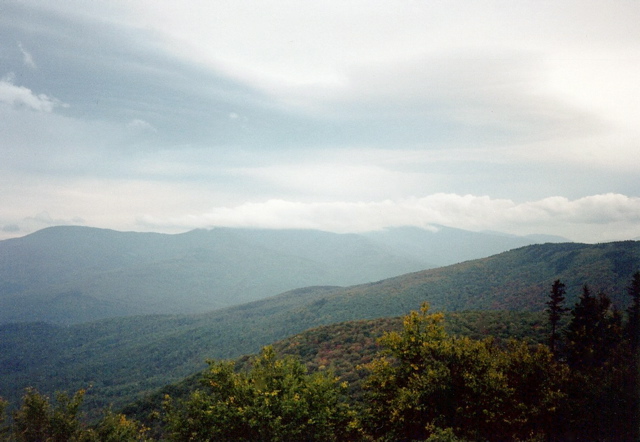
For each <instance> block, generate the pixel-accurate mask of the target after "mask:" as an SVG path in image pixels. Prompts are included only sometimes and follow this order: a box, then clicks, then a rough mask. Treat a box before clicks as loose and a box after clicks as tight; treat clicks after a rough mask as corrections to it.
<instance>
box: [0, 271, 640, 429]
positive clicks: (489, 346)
mask: <svg viewBox="0 0 640 442" xmlns="http://www.w3.org/2000/svg"><path fill="white" fill-rule="evenodd" d="M565 288H566V287H565V286H564V284H563V283H561V282H560V281H559V280H556V281H554V283H553V285H552V288H551V290H550V292H549V294H548V301H547V305H548V307H549V308H548V309H547V311H546V312H545V314H542V315H541V314H533V313H531V314H528V315H523V314H522V313H520V314H518V313H508V312H482V313H461V314H457V315H455V314H453V315H452V314H449V315H443V314H442V313H435V314H432V313H430V311H429V306H428V303H424V304H423V305H422V306H421V308H420V310H419V311H412V312H410V313H409V314H408V315H406V316H405V317H403V318H402V321H401V323H400V321H397V320H394V319H379V320H370V321H353V322H348V323H342V324H336V325H334V326H328V327H321V328H318V329H314V330H309V331H307V332H305V333H303V334H300V335H297V336H294V337H292V338H290V339H288V340H286V341H284V342H281V343H279V344H276V346H267V347H264V348H263V349H262V350H261V352H260V354H258V355H255V356H252V357H248V358H242V359H241V360H239V361H222V360H210V361H208V365H209V367H208V369H207V370H205V371H204V372H203V373H201V374H200V375H197V376H191V377H189V378H188V379H186V380H184V381H183V382H182V383H180V384H179V385H175V386H170V387H166V388H164V389H163V390H162V391H160V392H158V393H157V394H155V395H153V396H150V397H149V398H148V399H147V400H145V401H141V402H138V403H137V404H134V405H132V406H129V407H127V408H126V409H125V410H123V412H124V413H127V415H128V416H125V415H124V414H116V413H114V412H113V411H111V410H107V411H104V410H103V411H102V412H101V413H100V414H99V415H98V416H97V420H96V421H95V423H94V424H93V425H89V424H87V422H86V421H85V422H83V421H82V414H81V412H80V407H81V405H82V399H83V397H84V394H85V391H84V390H80V391H78V392H77V393H76V394H74V395H73V396H70V395H66V394H62V395H60V394H59V395H58V396H57V398H56V400H55V402H52V401H51V399H49V398H48V397H46V396H43V395H41V394H40V393H38V392H37V391H35V390H33V389H29V390H27V392H26V394H25V396H24V397H23V399H22V402H21V405H20V407H19V409H17V410H16V411H14V412H12V416H13V422H12V423H11V425H10V426H3V425H2V421H3V420H4V419H3V416H2V415H3V410H4V409H5V408H6V406H7V402H6V401H2V400H0V432H1V433H5V434H8V435H9V437H10V438H11V437H12V436H14V437H17V439H18V440H45V439H46V440H49V438H52V439H53V440H83V441H99V440H100V441H103V440H118V441H125V440H126V441H150V440H171V441H192V440H198V441H215V440H239V441H240V440H242V441H254V440H265V441H278V440H286V441H289V440H291V441H293V440H317V441H323V442H324V441H341V440H362V441H371V440H380V441H386V440H430V441H442V440H447V441H471V440H473V441H487V442H490V441H523V440H527V441H540V440H552V441H582V440H598V441H629V442H631V441H635V440H637V438H638V437H640V427H639V425H638V422H639V421H638V418H639V417H640V400H639V399H640V396H639V393H640V390H639V387H640V382H639V377H638V374H639V373H638V370H639V368H640V360H639V355H638V348H639V342H640V341H639V340H638V336H639V335H638V332H639V331H640V271H639V272H636V273H635V274H634V275H633V278H632V280H631V281H630V282H629V285H628V287H627V295H630V296H629V298H630V299H631V300H632V302H631V305H630V306H629V308H627V309H626V311H625V312H620V311H619V310H617V309H614V308H612V305H611V300H610V299H609V297H608V296H607V295H606V294H604V293H603V292H601V293H599V294H597V295H596V294H594V293H592V292H591V290H590V289H589V288H588V286H586V285H585V286H584V287H583V290H582V293H581V295H580V298H579V301H578V303H576V304H575V306H573V308H565V307H564V305H565V299H564V294H565ZM534 315H535V316H537V317H538V318H534ZM565 315H566V316H568V318H567V320H566V321H561V322H558V320H559V319H561V318H562V316H565ZM541 316H542V317H544V318H546V319H547V323H546V325H547V327H540V325H541V323H540V317H541ZM447 319H448V321H449V322H451V323H453V324H452V325H451V324H450V325H449V327H448V329H447V327H445V326H444V324H445V321H447ZM532 319H533V322H531V320H532ZM505 322H506V323H508V324H509V326H508V327H506V328H505V327H501V325H504V323H505ZM552 323H553V324H556V325H558V326H559V328H555V327H548V326H549V325H551V324H552ZM452 329H454V330H458V333H456V332H452V331H451V330H452ZM544 329H546V331H547V336H546V338H547V339H544V333H543V330H544ZM527 330H529V332H528V333H527ZM556 330H557V331H558V332H560V333H558V335H557V341H556V345H555V346H554V345H553V344H552V346H551V347H548V346H547V345H545V344H541V343H539V342H540V341H545V340H547V342H550V341H549V339H550V338H551V337H552V336H554V333H553V332H552V333H551V334H549V332H550V331H556ZM471 335H476V336H475V337H472V336H471ZM487 336H488V337H487ZM376 338H378V339H376ZM551 341H553V339H551ZM278 349H279V351H278ZM293 355H295V356H293ZM305 361H306V364H305ZM132 418H133V419H132ZM140 421H142V422H143V424H141V422H140Z"/></svg>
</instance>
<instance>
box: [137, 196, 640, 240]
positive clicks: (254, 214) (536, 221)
mask: <svg viewBox="0 0 640 442" xmlns="http://www.w3.org/2000/svg"><path fill="white" fill-rule="evenodd" d="M140 222H141V224H144V225H152V226H165V227H166V226H181V227H184V228H196V227H201V228H202V227H213V226H230V227H261V228H302V229H320V230H328V231H334V232H361V231H371V230H378V229H383V228H386V227H394V226H418V227H428V226H430V225H433V224H441V225H446V226H451V227H457V228H462V229H469V230H496V229H497V230H503V231H505V232H510V233H514V234H529V233H547V234H558V235H564V236H566V237H568V238H570V239H574V240H577V241H585V242H596V241H601V240H602V241H604V240H615V239H626V238H629V237H630V236H627V235H635V236H638V235H640V198H637V197H628V196H625V195H619V194H604V195H593V196H588V197H584V198H579V199H576V200H569V199H567V198H564V197H551V198H545V199H542V200H538V201H532V202H524V203H516V202H514V201H512V200H509V199H492V198H490V197H488V196H475V195H457V194H434V195H429V196H426V197H422V198H405V199H399V200H384V201H373V202H325V203H304V202H296V201H285V200H280V199H272V200H268V201H265V202H262V203H245V204H241V205H238V206H232V207H217V208H214V209H212V210H210V211H208V212H206V213H203V214H200V215H188V216H179V217H168V218H161V217H155V216H148V215H147V216H142V217H140ZM603 224H609V225H612V226H614V225H615V226H616V230H611V231H608V232H607V231H605V232H604V233H603V231H602V225H603ZM596 232H597V233H596Z"/></svg>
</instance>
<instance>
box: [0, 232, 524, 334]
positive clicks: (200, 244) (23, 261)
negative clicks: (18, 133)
mask: <svg viewBox="0 0 640 442" xmlns="http://www.w3.org/2000/svg"><path fill="white" fill-rule="evenodd" d="M439 229H440V230H439V231H438V232H431V231H427V230H423V229H417V228H399V229H389V230H385V231H381V232H374V233H371V234H358V235H357V234H335V233H328V232H321V231H315V230H264V229H263V230H256V229H230V228H216V229H212V230H194V231H191V232H187V233H183V234H178V235H166V234H158V233H136V232H117V231H113V230H104V229H95V228H88V227H77V226H67V227H51V228H48V229H44V230H41V231H38V232H35V233H33V234H31V235H28V236H25V237H22V238H15V239H9V240H4V241H0V323H6V322H29V321H46V322H52V323H78V322H85V321H91V320H96V319H101V318H108V317H117V316H132V315H143V314H163V313H164V314H166V313H201V312H206V311H209V310H213V309H218V308H224V307H229V306H232V305H238V304H242V303H246V302H250V301H254V300H257V299H262V298H266V297H269V296H273V295H276V294H278V293H282V292H284V291H287V290H292V289H295V288H298V287H306V286H313V285H339V286H349V285H353V284H360V283H365V282H370V281H378V280H381V279H384V278H389V277H392V276H396V275H400V274H404V273H408V272H413V271H418V270H423V269H427V268H433V267H436V266H439V265H444V264H449V263H452V262H457V261H463V260H467V259H472V258H479V257H484V256H487V255H489V254H491V253H498V252H501V251H504V250H508V249H511V248H514V247H519V246H522V245H525V244H531V243H534V242H535V241H533V240H531V239H526V238H520V237H504V236H500V235H495V234H481V233H472V232H465V231H462V230H456V229H447V228H442V227H441V228H439Z"/></svg>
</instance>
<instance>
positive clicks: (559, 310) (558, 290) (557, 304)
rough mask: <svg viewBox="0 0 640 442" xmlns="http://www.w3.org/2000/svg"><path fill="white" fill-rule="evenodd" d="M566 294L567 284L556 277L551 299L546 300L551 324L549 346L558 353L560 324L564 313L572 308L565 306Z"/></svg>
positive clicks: (554, 352)
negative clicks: (557, 344) (557, 343)
mask: <svg viewBox="0 0 640 442" xmlns="http://www.w3.org/2000/svg"><path fill="white" fill-rule="evenodd" d="M565 294H566V289H565V285H564V284H563V283H561V282H560V280H559V279H556V280H555V281H554V282H553V285H552V286H551V292H550V293H549V300H548V301H547V302H546V304H547V306H548V308H547V314H548V315H549V324H550V325H551V335H550V336H549V348H550V349H551V352H552V353H553V354H554V355H555V354H556V342H557V341H558V340H559V339H560V333H559V332H558V324H559V322H560V319H561V318H562V315H564V314H565V313H566V312H568V311H569V310H570V309H569V308H567V307H565V306H564V295H565Z"/></svg>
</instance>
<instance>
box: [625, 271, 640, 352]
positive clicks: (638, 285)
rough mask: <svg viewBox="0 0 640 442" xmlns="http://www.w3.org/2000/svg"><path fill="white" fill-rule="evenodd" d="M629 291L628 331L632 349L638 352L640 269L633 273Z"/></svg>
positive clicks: (639, 341) (639, 335)
mask: <svg viewBox="0 0 640 442" xmlns="http://www.w3.org/2000/svg"><path fill="white" fill-rule="evenodd" d="M627 293H629V296H631V305H630V306H629V308H628V309H627V313H628V320H627V326H626V332H627V337H628V339H629V342H630V343H631V349H632V350H633V351H634V352H636V351H638V344H639V343H640V271H638V272H635V273H634V274H633V278H632V279H631V284H629V287H628V288H627Z"/></svg>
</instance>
